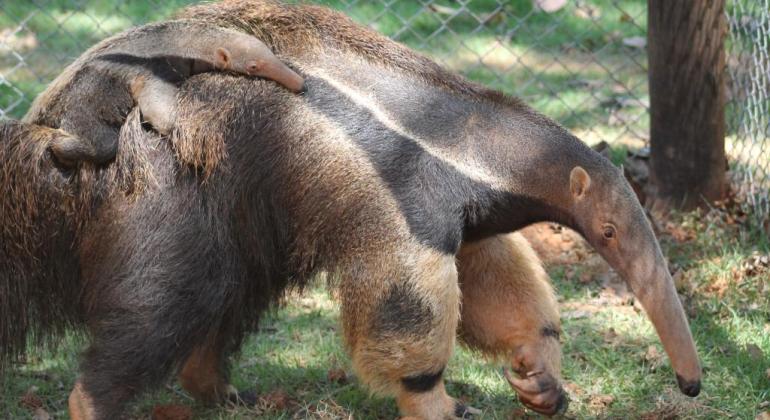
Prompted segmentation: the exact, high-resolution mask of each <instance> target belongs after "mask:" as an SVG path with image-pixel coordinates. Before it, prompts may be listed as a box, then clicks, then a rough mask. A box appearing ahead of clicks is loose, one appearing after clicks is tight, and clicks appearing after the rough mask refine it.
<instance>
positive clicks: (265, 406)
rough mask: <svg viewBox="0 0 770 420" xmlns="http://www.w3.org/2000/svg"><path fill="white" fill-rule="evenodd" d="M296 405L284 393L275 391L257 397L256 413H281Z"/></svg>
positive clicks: (280, 390)
mask: <svg viewBox="0 0 770 420" xmlns="http://www.w3.org/2000/svg"><path fill="white" fill-rule="evenodd" d="M294 404H296V402H295V401H294V400H292V398H291V397H290V396H289V394H288V393H286V391H284V390H282V389H276V390H274V391H271V392H269V393H267V394H265V395H262V396H260V397H259V400H258V401H257V407H256V408H257V411H258V412H260V413H265V412H271V411H283V410H286V409H287V408H289V406H291V405H294Z"/></svg>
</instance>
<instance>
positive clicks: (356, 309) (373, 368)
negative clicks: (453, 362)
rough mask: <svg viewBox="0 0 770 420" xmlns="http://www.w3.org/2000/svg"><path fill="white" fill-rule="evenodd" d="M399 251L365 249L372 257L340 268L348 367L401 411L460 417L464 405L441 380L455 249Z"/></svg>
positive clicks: (455, 305) (451, 313)
mask: <svg viewBox="0 0 770 420" xmlns="http://www.w3.org/2000/svg"><path fill="white" fill-rule="evenodd" d="M402 252H403V254H402V256H400V257H399V256H394V255H393V254H390V255H382V256H380V257H379V258H377V257H373V256H371V255H369V256H366V257H364V258H366V259H369V260H370V261H367V262H361V263H360V264H358V263H357V264H355V265H356V266H355V267H350V268H348V269H347V270H346V271H347V272H343V273H340V274H341V276H342V283H341V285H340V295H341V300H342V319H343V326H344V330H345V338H346V343H347V345H348V346H349V348H350V350H351V353H352V359H353V366H354V368H355V369H356V371H357V373H358V375H359V377H360V378H361V379H362V381H363V382H364V383H366V384H367V385H368V386H369V387H370V388H371V389H372V390H373V391H375V392H378V393H381V394H386V395H394V396H395V397H396V402H397V404H398V407H399V409H400V410H401V414H402V415H404V416H414V417H417V418H422V419H442V420H443V419H448V418H457V417H459V418H463V416H464V415H465V414H466V412H467V411H468V410H467V409H466V408H465V407H464V406H463V405H462V404H460V403H458V402H457V401H455V400H454V399H452V398H451V397H450V396H449V395H447V393H446V391H445V389H444V383H443V373H444V369H445V367H446V364H447V361H448V360H449V357H450V356H451V354H452V349H453V347H454V338H455V335H456V328H457V319H458V312H459V290H458V287H457V270H456V268H455V260H454V256H452V255H445V254H441V253H439V252H436V251H433V250H429V249H418V250H411V251H408V250H403V251H402Z"/></svg>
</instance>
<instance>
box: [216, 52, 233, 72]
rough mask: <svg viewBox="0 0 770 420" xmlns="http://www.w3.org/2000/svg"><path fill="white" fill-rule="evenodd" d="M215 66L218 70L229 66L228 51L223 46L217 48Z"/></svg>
mask: <svg viewBox="0 0 770 420" xmlns="http://www.w3.org/2000/svg"><path fill="white" fill-rule="evenodd" d="M214 64H215V65H216V67H217V68H218V69H220V70H225V69H228V68H230V51H227V49H225V48H217V57H216V63H214Z"/></svg>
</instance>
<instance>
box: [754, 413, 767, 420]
mask: <svg viewBox="0 0 770 420" xmlns="http://www.w3.org/2000/svg"><path fill="white" fill-rule="evenodd" d="M754 420H770V411H763V412H761V413H759V414H757V416H756V417H754Z"/></svg>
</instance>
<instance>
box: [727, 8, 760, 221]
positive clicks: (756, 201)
mask: <svg viewBox="0 0 770 420" xmlns="http://www.w3.org/2000/svg"><path fill="white" fill-rule="evenodd" d="M727 15H728V24H729V28H730V37H729V38H728V43H727V46H728V51H729V53H728V61H727V67H728V73H729V75H730V80H729V84H728V92H729V95H730V97H729V101H728V106H727V123H728V137H727V139H726V141H725V144H726V148H727V153H728V155H729V156H730V158H731V165H730V166H731V175H732V177H733V179H734V181H735V182H734V185H736V186H737V187H738V192H739V193H740V194H741V195H742V196H743V197H745V199H746V200H747V203H748V204H749V206H750V207H751V208H753V209H754V210H755V214H756V215H758V216H760V217H762V216H764V217H767V216H768V215H769V214H770V196H769V195H770V0H733V1H732V2H731V3H730V4H729V7H728V10H727Z"/></svg>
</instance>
